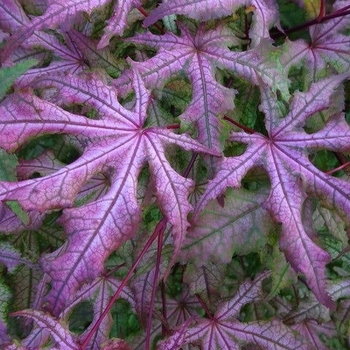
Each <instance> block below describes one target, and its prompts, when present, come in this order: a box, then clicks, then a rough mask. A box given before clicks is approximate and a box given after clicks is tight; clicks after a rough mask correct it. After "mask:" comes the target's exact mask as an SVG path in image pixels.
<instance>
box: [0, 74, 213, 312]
mask: <svg viewBox="0 0 350 350" xmlns="http://www.w3.org/2000/svg"><path fill="white" fill-rule="evenodd" d="M37 84H38V85H41V86H51V87H52V88H53V87H54V88H56V89H57V92H58V95H59V99H60V100H61V101H63V102H64V103H69V102H76V103H78V102H79V103H87V104H90V106H92V107H94V108H95V109H97V111H98V112H99V114H100V118H101V119H99V120H93V119H88V118H86V117H83V116H79V115H74V114H71V113H69V112H66V111H64V110H62V109H61V108H60V107H58V106H57V105H55V104H52V103H50V102H47V101H45V100H42V99H39V98H38V97H35V96H34V95H33V94H32V93H31V92H25V93H21V94H18V95H13V96H12V97H10V98H9V99H8V100H6V101H5V102H4V104H3V105H2V106H1V110H2V115H3V116H4V117H3V121H2V122H1V132H2V135H3V137H2V139H1V142H0V143H1V146H2V147H3V148H5V149H6V150H14V149H16V148H18V147H19V146H20V145H21V144H22V143H23V142H25V141H26V140H27V139H28V138H31V137H35V136H38V135H41V134H44V133H67V134H73V135H76V137H77V139H78V140H79V141H80V143H81V145H82V146H85V149H84V151H83V154H82V155H81V156H80V157H79V158H78V159H77V160H76V161H75V162H73V163H71V164H68V165H67V166H65V167H63V168H61V169H59V170H58V171H56V172H54V173H53V174H49V175H48V176H44V177H41V178H37V179H32V180H24V181H21V182H18V183H14V182H12V183H9V182H7V183H5V182H2V183H1V184H0V188H1V190H0V192H1V197H2V199H3V200H10V199H12V200H13V199H16V200H18V201H19V202H20V204H21V205H22V206H23V208H25V209H26V210H38V211H41V212H43V211H45V210H50V209H55V208H65V207H71V206H72V204H73V202H74V200H75V198H76V196H77V193H79V191H80V190H81V189H82V188H83V186H84V184H85V183H86V182H87V181H88V180H90V179H91V178H92V177H93V176H94V175H96V174H97V173H101V172H102V173H104V172H105V171H106V170H107V169H108V171H107V173H108V174H109V176H110V178H109V181H110V183H111V186H110V188H109V190H108V192H107V193H106V195H105V196H103V197H102V198H99V199H98V200H96V201H93V202H91V203H88V204H86V205H84V206H82V207H79V208H70V209H65V210H64V212H63V215H62V217H61V219H60V222H61V224H62V225H63V227H64V228H65V231H66V233H67V234H68V236H69V241H68V243H67V244H66V246H65V248H64V249H63V250H62V252H61V254H60V255H59V256H57V257H56V256H54V257H53V258H51V257H50V256H47V257H45V258H43V259H42V263H43V265H44V269H45V271H46V272H47V273H49V274H50V276H51V277H52V280H53V282H52V286H53V288H52V290H51V291H50V293H49V295H48V297H47V302H48V304H49V308H50V309H51V310H52V311H53V312H54V313H55V314H57V313H59V312H60V310H62V308H63V307H64V305H66V304H67V303H69V300H70V299H71V298H72V296H74V293H75V291H76V290H77V288H78V287H79V286H80V285H81V284H82V283H83V282H85V281H86V280H90V279H92V278H94V277H96V276H97V275H98V274H99V273H100V271H101V270H102V268H103V262H104V261H105V260H106V258H107V257H108V256H109V254H110V253H111V252H113V251H114V250H115V249H117V247H119V246H120V245H121V244H122V243H123V242H125V241H126V240H127V239H129V238H130V237H132V236H133V235H134V234H135V230H136V228H137V225H138V222H139V220H140V218H141V216H140V215H141V212H140V208H139V204H138V202H137V198H136V186H137V178H138V175H139V173H140V171H141V169H142V168H143V167H144V165H145V164H146V163H148V164H149V167H150V172H151V174H152V177H153V181H154V183H155V187H156V196H157V199H158V203H159V205H160V207H161V208H162V210H163V213H164V215H165V216H166V217H167V218H168V220H169V222H170V223H172V225H173V232H172V233H173V237H174V242H175V247H176V250H178V249H179V248H180V246H181V242H182V240H183V236H184V233H185V232H186V229H187V227H188V222H187V214H188V213H189V211H190V210H191V206H190V204H189V203H188V200H187V196H188V194H189V191H190V188H191V186H192V181H191V180H189V179H185V178H183V177H181V176H180V175H179V174H177V173H176V172H175V171H174V170H173V169H172V168H171V166H170V164H169V162H168V160H167V159H166V157H165V154H164V150H165V147H167V145H168V144H176V145H178V146H180V147H182V148H183V149H186V150H196V151H198V152H208V153H210V154H216V153H215V152H212V151H210V150H208V149H207V148H206V147H204V146H201V145H200V144H199V143H198V142H196V141H194V140H192V139H191V138H189V137H188V136H186V135H176V134H174V133H173V132H172V131H170V130H167V129H165V128H143V124H144V122H145V119H146V109H147V105H148V99H149V93H148V91H147V90H146V89H145V88H144V86H143V83H142V81H141V79H140V77H139V75H138V74H136V75H135V83H134V87H135V91H136V96H137V102H136V105H135V108H134V111H133V112H131V111H129V110H127V109H125V108H124V107H122V106H121V105H120V104H119V103H118V101H117V95H116V92H115V91H114V89H113V88H111V87H108V86H106V85H104V84H103V83H102V81H100V80H99V79H98V78H97V77H94V76H93V77H90V79H82V78H78V77H73V76H64V78H62V77H59V78H57V79H54V78H49V77H48V78H47V79H41V81H40V82H38V83H37ZM14 101H16V102H14Z"/></svg>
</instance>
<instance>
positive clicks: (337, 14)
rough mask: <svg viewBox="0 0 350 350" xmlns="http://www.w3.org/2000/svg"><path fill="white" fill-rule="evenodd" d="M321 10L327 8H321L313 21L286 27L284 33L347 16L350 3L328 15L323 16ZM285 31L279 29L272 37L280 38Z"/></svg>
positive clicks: (349, 11) (349, 10) (349, 12)
mask: <svg viewBox="0 0 350 350" xmlns="http://www.w3.org/2000/svg"><path fill="white" fill-rule="evenodd" d="M321 6H322V5H321ZM321 11H325V9H324V10H323V9H322V8H321V10H320V14H319V15H318V17H317V18H314V19H312V20H311V21H308V22H305V23H302V24H299V25H297V26H295V27H292V28H287V29H284V33H286V34H290V33H294V32H297V31H298V30H303V29H306V28H308V27H311V26H312V25H315V24H319V23H323V22H326V21H329V20H330V19H333V18H337V17H344V16H347V15H349V14H350V5H348V6H345V7H343V8H341V9H339V10H337V11H334V12H331V13H329V14H328V15H323V16H322V12H321ZM284 33H281V32H279V31H278V32H276V33H274V34H271V37H272V38H274V39H276V38H278V37H280V36H283V35H284Z"/></svg>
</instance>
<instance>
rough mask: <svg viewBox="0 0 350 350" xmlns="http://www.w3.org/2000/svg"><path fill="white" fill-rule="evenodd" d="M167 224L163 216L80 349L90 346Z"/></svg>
mask: <svg viewBox="0 0 350 350" xmlns="http://www.w3.org/2000/svg"><path fill="white" fill-rule="evenodd" d="M166 225H167V220H166V218H163V219H162V220H160V221H159V222H158V224H157V226H156V228H155V229H154V232H153V234H152V236H151V237H150V238H149V240H148V241H147V243H146V244H145V246H144V247H143V249H142V251H141V253H140V254H139V256H138V257H137V259H136V261H135V262H134V263H133V265H132V267H131V268H130V270H129V272H128V274H127V275H126V277H125V278H124V280H123V282H122V283H121V284H120V286H119V287H118V289H117V291H116V292H115V293H114V295H113V297H112V298H111V300H110V301H109V303H108V305H107V306H106V308H105V309H104V311H103V312H102V314H101V316H100V317H99V319H98V320H97V321H96V323H95V324H94V326H93V327H92V329H91V331H90V332H89V334H88V335H87V337H86V338H85V340H84V341H83V342H82V343H81V345H80V349H81V350H85V349H86V348H87V346H88V344H89V342H90V340H91V338H92V337H93V335H94V333H95V332H96V331H97V330H98V328H99V327H100V324H101V322H102V320H103V319H104V318H105V317H106V315H107V313H108V312H109V311H110V309H111V308H112V306H113V304H114V303H115V301H116V300H117V299H118V298H119V295H120V293H121V291H122V290H123V288H124V287H125V286H126V284H127V282H128V281H129V279H130V278H131V276H132V274H133V273H134V271H135V269H136V267H137V266H138V265H139V263H140V262H141V260H142V258H143V256H144V255H145V254H146V252H147V250H148V249H149V247H150V246H151V245H152V243H153V242H154V241H155V239H156V238H157V237H158V235H160V234H163V233H164V230H165V228H166Z"/></svg>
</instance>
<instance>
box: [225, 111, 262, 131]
mask: <svg viewBox="0 0 350 350" xmlns="http://www.w3.org/2000/svg"><path fill="white" fill-rule="evenodd" d="M224 120H227V121H228V122H230V123H231V124H233V125H236V126H238V127H239V128H240V129H242V130H244V131H245V132H247V133H249V134H254V133H255V130H253V129H251V128H248V126H245V125H243V124H241V123H238V122H236V121H235V120H233V119H231V118H229V117H227V116H226V115H225V116H224Z"/></svg>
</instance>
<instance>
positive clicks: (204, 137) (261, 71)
mask: <svg viewBox="0 0 350 350" xmlns="http://www.w3.org/2000/svg"><path fill="white" fill-rule="evenodd" d="M180 29H181V35H180V36H176V35H174V34H173V33H166V34H164V35H154V34H151V33H145V34H139V35H136V36H134V37H133V38H132V42H134V43H138V44H144V45H148V46H152V47H156V48H159V52H158V53H157V54H156V55H155V56H154V57H152V58H151V59H148V60H146V61H144V62H134V65H135V66H136V67H137V68H138V70H139V72H140V74H141V76H142V78H143V79H144V80H145V83H146V86H147V87H152V88H154V89H161V88H162V87H163V85H164V84H165V82H166V80H167V79H169V78H170V77H172V76H173V75H175V74H178V73H179V72H181V71H182V70H184V71H185V72H186V73H187V74H188V76H189V78H190V80H191V83H192V89H193V90H192V101H191V102H190V105H189V106H188V108H187V109H186V111H185V112H184V113H183V114H182V115H181V116H180V118H181V119H183V120H184V121H186V122H190V123H196V125H197V128H198V141H199V142H201V143H202V144H204V145H206V146H208V147H210V148H213V149H215V150H220V149H221V148H222V145H220V141H219V138H220V131H221V125H220V121H219V118H218V116H219V115H220V114H222V113H224V112H226V111H228V110H230V109H233V108H234V105H233V98H234V95H235V90H233V89H228V88H226V87H224V86H223V85H221V84H220V83H218V81H217V80H216V77H215V73H216V69H217V68H221V69H229V70H233V71H235V73H236V74H237V75H239V76H241V77H243V78H244V79H247V80H248V81H250V82H252V83H253V84H257V85H258V84H259V83H260V81H263V82H265V83H266V84H267V85H268V86H269V87H271V89H278V90H280V92H281V93H282V94H283V96H286V94H287V95H288V86H287V82H286V79H284V78H282V77H281V76H280V72H279V70H278V69H277V66H278V65H277V64H276V62H273V64H272V63H271V62H268V59H267V58H266V57H264V54H263V53H262V51H264V50H265V49H263V47H265V46H266V45H268V46H269V44H268V43H267V42H264V44H262V46H261V47H259V48H256V49H254V50H249V51H245V52H234V51H231V50H230V49H229V46H232V45H237V44H238V43H239V42H240V40H239V39H237V38H235V37H234V36H233V33H232V31H230V30H229V29H227V28H225V27H220V26H219V27H217V28H216V29H213V30H205V28H204V27H203V26H201V27H199V28H198V30H197V31H196V32H195V33H194V32H192V31H190V30H189V29H188V28H186V27H185V26H182V25H181V26H180ZM279 77H280V78H279ZM128 82H129V84H127V83H128ZM130 82H131V72H129V73H127V74H125V75H123V76H122V77H121V78H120V79H119V80H117V81H116V82H115V86H116V87H117V88H118V90H120V91H121V92H122V93H124V94H125V93H126V92H128V91H129V90H130V88H131V83H130Z"/></svg>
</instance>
